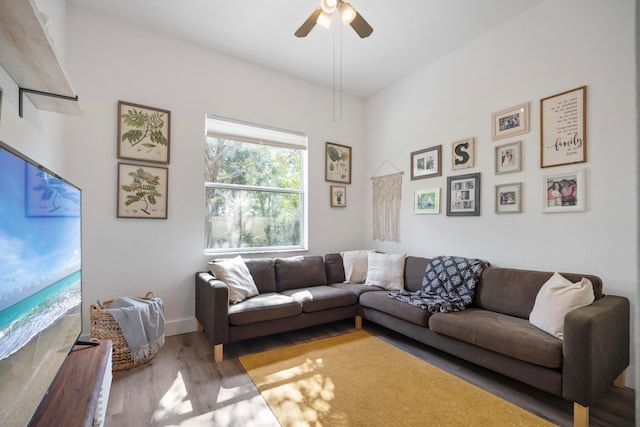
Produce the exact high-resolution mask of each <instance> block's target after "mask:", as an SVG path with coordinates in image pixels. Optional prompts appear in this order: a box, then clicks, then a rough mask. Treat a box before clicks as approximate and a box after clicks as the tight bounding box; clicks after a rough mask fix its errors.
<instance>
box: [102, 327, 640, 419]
mask: <svg viewBox="0 0 640 427" xmlns="http://www.w3.org/2000/svg"><path fill="white" fill-rule="evenodd" d="M364 329H365V330H366V331H368V332H369V333H371V334H372V335H375V336H378V337H379V338H381V339H383V340H385V341H387V342H389V343H391V344H393V345H395V346H397V347H399V348H401V349H403V350H405V351H407V352H409V353H412V354H414V355H415V356H417V357H420V358H421V359H423V360H425V361H427V362H429V363H431V364H433V365H435V366H438V367H440V368H442V369H445V370H447V371H448V372H450V373H452V374H454V375H457V376H459V377H461V378H463V379H465V380H466V381H468V382H470V383H473V384H475V385H477V386H479V387H481V388H483V389H485V390H487V391H489V392H491V393H493V394H495V395H497V396H500V397H502V398H503V399H505V400H508V401H510V402H512V403H514V404H516V405H518V406H520V407H522V408H524V409H526V410H528V411H530V412H533V413H535V414H537V415H538V416H540V417H543V418H546V419H547V420H549V421H551V422H553V423H555V424H557V425H559V426H562V427H565V426H566V427H570V426H572V425H573V419H572V415H573V405H572V403H571V402H566V401H564V400H563V399H561V398H558V397H555V396H552V395H550V394H548V393H545V392H542V391H539V390H537V389H534V388H532V387H529V386H526V385H524V384H521V383H519V382H517V381H513V380H511V379H509V378H506V377H504V376H502V375H499V374H496V373H493V372H491V371H488V370H486V369H483V368H480V367H478V366H476V365H473V364H470V363H467V362H465V361H463V360H460V359H457V358H453V357H451V356H449V355H447V354H445V353H443V352H440V351H438V350H434V349H431V348H429V347H427V346H425V345H423V344H420V343H418V342H415V341H413V340H411V339H408V338H405V337H403V336H402V335H399V334H396V333H394V332H392V331H389V330H388V329H385V328H383V327H380V326H377V325H375V324H373V323H370V322H367V321H365V322H364ZM351 330H354V327H353V321H352V320H349V321H342V322H335V323H331V324H327V325H322V326H318V327H312V328H307V329H303V330H300V331H293V332H288V333H285V334H277V335H272V336H269V337H263V338H256V339H253V340H248V341H244V342H240V343H234V344H229V345H226V346H225V349H224V357H225V360H224V362H222V363H219V364H215V363H213V346H212V345H211V343H210V342H209V340H208V339H207V338H206V337H205V336H204V334H201V333H198V332H193V333H189V334H184V335H177V336H172V337H168V338H167V340H166V344H165V346H164V347H163V348H162V349H161V350H160V352H159V353H158V355H157V356H156V357H155V358H154V359H153V360H151V361H150V362H149V363H147V364H146V365H143V366H140V367H138V368H134V369H131V370H129V371H120V372H114V376H113V383H112V386H111V394H110V396H109V405H108V407H107V415H106V419H105V426H106V427H124V426H126V427H129V426H136V427H137V426H144V425H147V426H225V427H226V426H242V427H247V426H260V427H263V426H278V425H279V424H278V422H277V420H276V419H275V417H274V416H273V414H272V413H271V410H270V409H269V407H268V406H267V404H266V403H265V402H264V400H263V399H262V397H261V396H260V393H258V391H257V389H256V388H255V386H254V384H253V382H252V381H251V379H250V378H249V377H248V375H247V374H246V373H245V372H244V369H243V368H242V366H241V365H240V363H239V362H238V357H239V356H242V355H244V354H249V353H255V352H259V351H264V350H269V349H272V348H276V347H280V346H287V345H292V344H297V343H301V342H306V341H311V340H314V339H319V338H326V337H330V336H335V335H340V334H343V333H345V332H349V331H351ZM634 401H635V394H634V390H633V389H630V388H624V389H618V388H612V389H611V390H610V391H609V392H608V393H607V394H606V395H605V396H604V397H603V398H602V399H601V400H600V401H598V402H597V403H596V404H595V405H594V406H592V407H591V408H590V421H591V423H590V425H591V426H593V427H597V426H601V427H602V426H616V427H624V426H634V425H635V411H634V409H635V407H634Z"/></svg>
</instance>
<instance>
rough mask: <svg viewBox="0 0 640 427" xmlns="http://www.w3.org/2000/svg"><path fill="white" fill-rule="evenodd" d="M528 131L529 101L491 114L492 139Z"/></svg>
mask: <svg viewBox="0 0 640 427" xmlns="http://www.w3.org/2000/svg"><path fill="white" fill-rule="evenodd" d="M528 132H529V103H528V102H527V103H524V104H520V105H515V106H513V107H510V108H505V109H504V110H500V111H497V112H495V113H493V114H492V115H491V139H492V140H493V141H495V140H498V139H503V138H509V137H511V136H515V135H520V134H523V133H528Z"/></svg>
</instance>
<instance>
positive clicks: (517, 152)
mask: <svg viewBox="0 0 640 427" xmlns="http://www.w3.org/2000/svg"><path fill="white" fill-rule="evenodd" d="M494 163H495V173H496V175H500V174H504V173H513V172H520V171H521V170H522V141H515V142H509V143H506V144H502V145H496V147H495V156H494Z"/></svg>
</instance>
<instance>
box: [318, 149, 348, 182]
mask: <svg viewBox="0 0 640 427" xmlns="http://www.w3.org/2000/svg"><path fill="white" fill-rule="evenodd" d="M324 180H325V181H330V182H342V183H344V184H351V147H349V146H346V145H340V144H334V143H333V142H327V143H326V144H325V159H324Z"/></svg>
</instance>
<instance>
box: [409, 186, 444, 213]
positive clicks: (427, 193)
mask: <svg viewBox="0 0 640 427" xmlns="http://www.w3.org/2000/svg"><path fill="white" fill-rule="evenodd" d="M413 213H414V214H437V213H440V188H439V187H438V188H429V189H426V190H415V191H414V192H413Z"/></svg>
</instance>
